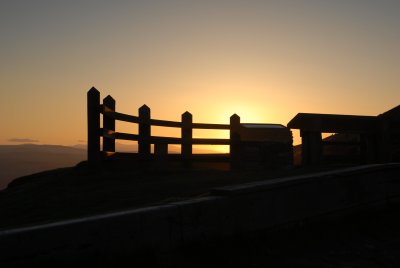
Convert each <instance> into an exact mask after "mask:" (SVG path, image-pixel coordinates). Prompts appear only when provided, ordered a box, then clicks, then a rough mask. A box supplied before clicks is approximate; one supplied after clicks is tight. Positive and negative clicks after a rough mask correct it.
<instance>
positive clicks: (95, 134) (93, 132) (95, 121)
mask: <svg viewBox="0 0 400 268" xmlns="http://www.w3.org/2000/svg"><path fill="white" fill-rule="evenodd" d="M87 126H88V137H87V139H88V141H87V160H88V163H89V164H91V165H93V164H97V163H98V162H99V161H100V133H99V131H100V92H99V91H98V90H97V89H96V88H94V87H92V88H91V89H90V90H89V91H88V92H87Z"/></svg>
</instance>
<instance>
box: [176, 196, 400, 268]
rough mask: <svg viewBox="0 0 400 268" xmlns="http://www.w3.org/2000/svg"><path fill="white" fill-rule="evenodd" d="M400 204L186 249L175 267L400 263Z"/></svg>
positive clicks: (344, 265)
mask: <svg viewBox="0 0 400 268" xmlns="http://www.w3.org/2000/svg"><path fill="white" fill-rule="evenodd" d="M399 214H400V205H399V204H396V205H390V206H388V207H386V208H385V209H383V210H380V211H366V212H363V213H357V214H353V215H350V216H349V215H347V216H342V217H340V218H336V219H331V220H326V221H324V222H316V223H306V222H304V225H298V226H296V227H294V228H288V229H280V230H275V231H273V230H272V232H269V233H264V234H253V236H250V237H247V238H243V237H242V238H232V239H229V240H224V241H218V242H215V243H214V244H207V245H202V246H192V247H188V248H185V249H184V250H183V254H182V257H180V260H179V264H177V265H175V266H174V265H172V266H171V267H196V268H197V267H338V268H339V267H340V268H344V267H360V268H361V267H400V228H399V226H400V217H399Z"/></svg>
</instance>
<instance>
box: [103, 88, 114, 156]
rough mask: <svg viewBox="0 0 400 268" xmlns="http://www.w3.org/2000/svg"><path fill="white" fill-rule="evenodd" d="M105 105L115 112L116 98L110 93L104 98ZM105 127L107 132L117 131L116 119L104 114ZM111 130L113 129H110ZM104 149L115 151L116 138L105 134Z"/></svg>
mask: <svg viewBox="0 0 400 268" xmlns="http://www.w3.org/2000/svg"><path fill="white" fill-rule="evenodd" d="M103 105H104V106H106V107H107V108H108V109H109V110H111V111H113V112H115V100H114V99H113V97H111V96H110V95H108V96H107V97H105V98H104V99H103ZM103 129H104V130H107V133H110V134H111V133H114V132H115V119H114V118H110V117H108V116H106V115H105V114H103ZM110 130H111V131H110ZM103 151H105V152H115V139H114V138H109V137H106V136H103Z"/></svg>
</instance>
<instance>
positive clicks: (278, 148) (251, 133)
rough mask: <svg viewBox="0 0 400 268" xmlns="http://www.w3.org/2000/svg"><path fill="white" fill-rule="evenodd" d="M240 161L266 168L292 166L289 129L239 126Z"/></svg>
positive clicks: (291, 140) (261, 125)
mask: <svg viewBox="0 0 400 268" xmlns="http://www.w3.org/2000/svg"><path fill="white" fill-rule="evenodd" d="M240 140H241V144H242V161H243V162H244V163H258V164H259V165H262V166H264V167H266V168H283V167H291V166H292V165H293V138H292V132H291V131H290V129H288V128H287V127H285V126H283V125H279V124H241V129H240Z"/></svg>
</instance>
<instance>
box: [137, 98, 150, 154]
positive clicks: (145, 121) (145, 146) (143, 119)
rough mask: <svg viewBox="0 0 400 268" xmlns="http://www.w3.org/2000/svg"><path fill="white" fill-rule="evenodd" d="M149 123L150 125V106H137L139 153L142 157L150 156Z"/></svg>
mask: <svg viewBox="0 0 400 268" xmlns="http://www.w3.org/2000/svg"><path fill="white" fill-rule="evenodd" d="M150 136H151V125H150V108H149V107H148V106H147V105H143V106H142V107H140V108H139V141H138V142H139V155H140V156H141V157H142V158H144V159H148V158H150V153H151V149H150V148H151V146H150Z"/></svg>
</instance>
